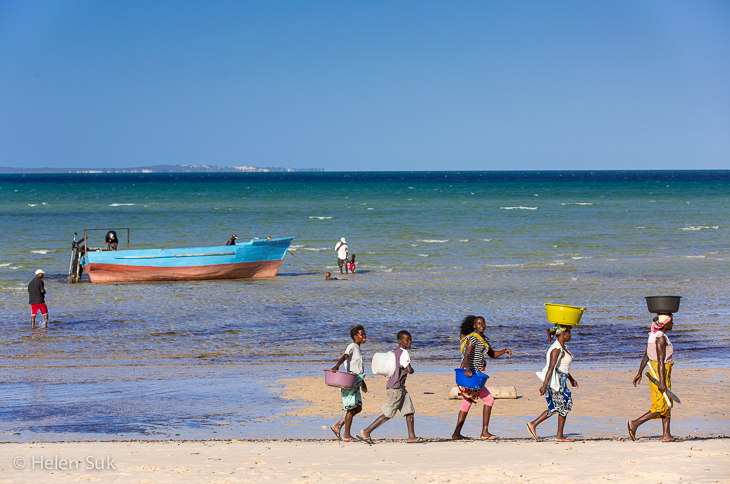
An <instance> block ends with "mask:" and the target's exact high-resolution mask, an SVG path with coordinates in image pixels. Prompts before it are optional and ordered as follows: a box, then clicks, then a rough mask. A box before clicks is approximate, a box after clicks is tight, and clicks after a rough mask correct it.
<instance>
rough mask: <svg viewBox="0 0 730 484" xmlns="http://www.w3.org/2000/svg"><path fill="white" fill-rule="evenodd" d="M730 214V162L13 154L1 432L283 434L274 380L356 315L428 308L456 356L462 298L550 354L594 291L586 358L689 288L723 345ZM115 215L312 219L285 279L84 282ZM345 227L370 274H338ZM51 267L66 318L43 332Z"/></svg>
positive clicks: (298, 225)
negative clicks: (547, 166)
mask: <svg viewBox="0 0 730 484" xmlns="http://www.w3.org/2000/svg"><path fill="white" fill-rule="evenodd" d="M729 214H730V172H728V171H719V172H718V171H712V172H709V171H707V172H706V171H686V172H670V171H667V172H594V173H593V172H543V173H540V172H504V173H502V172H463V173H459V172H439V173H284V174H282V173H277V174H274V173H271V174H266V173H262V174H210V175H208V174H174V175H171V174H140V175H107V174H87V175H25V176H22V175H0V219H2V223H1V226H2V229H1V230H0V323H1V324H0V348H2V360H1V366H2V371H1V372H0V385H2V387H3V392H4V395H5V396H4V398H3V399H2V401H1V402H0V433H4V434H5V435H6V436H7V437H6V438H8V439H17V440H32V439H34V438H45V439H54V438H61V437H57V436H59V435H60V436H63V437H64V438H63V439H66V440H68V439H70V438H108V436H110V435H115V436H129V437H135V438H136V437H140V436H145V435H149V436H151V437H150V438H152V437H154V436H155V435H160V436H164V437H169V436H172V437H174V436H176V435H178V434H179V435H182V436H192V435H193V434H192V433H193V432H196V433H195V436H200V435H205V436H209V437H210V436H219V435H220V436H227V437H237V438H242V437H243V438H245V437H246V436H266V435H265V434H266V433H267V432H270V431H271V430H270V429H269V428H268V427H265V426H266V424H265V423H261V424H258V423H255V422H259V421H258V420H256V418H259V417H260V416H261V415H262V414H265V413H267V412H265V411H263V410H262V407H267V408H269V409H270V408H271V407H274V408H277V407H279V406H281V405H282V402H281V401H280V400H279V399H278V396H277V393H276V391H271V389H272V388H273V389H274V390H275V384H274V383H272V382H274V381H275V380H276V378H278V377H279V376H291V375H292V374H301V373H305V374H316V372H319V371H321V368H324V367H327V366H328V365H329V366H331V364H332V362H333V361H334V360H336V358H337V356H338V354H339V353H340V351H341V350H342V349H343V348H344V346H345V344H346V343H347V341H348V339H349V337H348V328H349V327H350V325H352V324H355V323H361V324H363V325H365V326H366V329H367V331H368V342H367V344H366V346H365V347H364V348H363V350H364V354H365V355H366V358H368V357H369V355H372V353H373V352H375V351H383V350H387V349H390V347H391V346H393V339H394V335H395V333H396V332H397V331H398V330H400V329H408V330H410V331H411V332H412V333H413V337H414V338H413V339H414V345H413V349H414V358H415V359H417V360H418V361H419V362H420V363H421V364H422V365H425V366H427V367H428V368H431V369H432V370H433V371H438V370H439V369H441V370H442V371H450V368H452V367H453V366H454V365H456V364H457V359H458V358H457V355H458V349H457V343H458V330H457V328H458V322H459V320H460V319H461V318H462V317H463V316H464V315H466V314H470V313H473V314H482V315H484V316H485V317H486V319H487V321H488V327H487V334H488V335H489V336H490V337H491V339H492V341H493V342H494V344H495V346H497V347H498V348H501V347H509V348H511V349H512V350H513V351H514V353H515V357H514V358H513V359H512V360H510V361H509V362H504V363H501V364H513V365H518V364H520V365H526V367H530V368H532V367H533V366H538V365H539V361H541V360H542V359H543V355H544V351H545V345H546V337H545V329H546V327H547V326H548V325H547V322H546V319H545V311H544V307H543V303H545V302H557V303H562V304H572V305H580V306H584V307H587V308H588V311H587V312H586V314H585V315H584V316H583V321H582V323H581V325H580V327H579V331H577V334H576V335H575V336H574V338H573V343H572V346H573V348H574V353H576V354H577V355H576V356H577V358H579V359H580V361H582V362H585V363H589V364H594V365H598V364H603V362H606V361H608V362H609V363H610V364H612V365H626V366H631V367H633V366H635V365H636V364H637V363H638V359H639V358H640V356H641V353H642V351H643V345H644V344H645V338H646V332H647V326H648V323H649V319H650V315H649V314H648V312H647V310H646V305H645V303H644V299H643V297H644V296H649V295H662V294H676V295H681V296H683V298H684V299H683V300H682V305H681V309H680V312H679V313H678V314H677V317H676V321H677V323H678V324H677V326H676V330H675V331H674V334H673V342H674V344H675V347H676V348H677V352H678V353H677V359H678V360H679V361H681V362H683V363H692V364H698V365H711V366H718V365H725V364H726V362H727V358H728V354H729V353H730V350H728V348H729V344H728V343H729V342H730V311H729V310H728V304H727V294H728V292H729V291H728V289H730V284H729V283H730V275H729V274H730V248H729V247H728V240H729V238H730V237H729V236H730V215H729ZM108 227H115V228H121V227H130V228H131V245H132V248H153V247H193V246H201V245H219V244H223V243H224V242H225V240H226V239H227V238H228V237H229V236H230V234H231V233H234V232H235V233H237V234H238V236H239V237H240V238H241V239H244V240H246V239H248V238H250V237H265V236H269V235H270V236H273V237H278V236H289V235H294V236H296V239H295V241H294V243H293V245H292V247H291V253H290V255H288V256H287V257H286V259H285V260H284V263H283V264H282V267H281V270H280V273H279V277H276V278H273V279H267V280H236V281H212V282H195V283H171V284H146V285H137V284H126V285H119V284H114V285H100V284H90V283H88V280H87V281H85V282H84V283H82V284H67V283H66V276H67V273H68V264H69V259H70V255H71V240H72V238H73V233H74V232H78V233H82V231H83V230H84V229H85V228H86V229H88V228H108ZM117 232H118V233H119V234H120V235H123V233H122V232H121V231H119V230H118V231H117ZM94 236H95V237H97V238H98V240H97V241H96V245H102V240H101V237H102V233H100V232H99V233H95V235H94ZM343 236H344V237H346V238H347V241H348V244H349V246H350V252H351V253H355V254H356V255H357V262H358V266H357V274H355V275H350V276H348V277H346V278H344V277H343V278H342V279H341V280H339V281H333V282H326V281H325V280H324V276H323V274H324V272H325V271H326V270H330V271H332V272H338V271H337V269H336V256H335V252H334V246H335V244H336V242H337V241H338V240H339V238H340V237H343ZM93 242H94V240H93V239H92V243H93ZM37 268H42V269H44V270H45V271H46V272H47V280H46V289H47V291H48V297H47V303H48V306H49V309H50V311H51V321H52V324H51V328H50V329H48V330H36V331H33V332H31V331H30V324H29V321H28V319H29V318H28V312H29V311H28V304H27V289H26V287H27V284H28V282H29V281H30V280H31V278H32V277H33V272H34V271H35V269H37ZM337 276H338V277H339V274H337ZM497 366H498V365H497ZM263 369H268V370H266V371H267V372H270V373H263V375H264V376H262V371H264V370H263ZM268 413H270V412H268ZM220 420H230V421H231V422H232V423H231V424H230V425H227V426H225V427H224V428H225V431H222V430H220V428H217V427H216V430H211V429H212V428H213V427H211V425H212V424H211V422H214V421H220ZM236 425H238V426H236ZM257 425H258V426H259V427H257ZM257 429H258V430H257ZM211 432H212V433H211ZM16 434H17V435H16ZM213 434H215V435H213ZM63 439H62V440H63Z"/></svg>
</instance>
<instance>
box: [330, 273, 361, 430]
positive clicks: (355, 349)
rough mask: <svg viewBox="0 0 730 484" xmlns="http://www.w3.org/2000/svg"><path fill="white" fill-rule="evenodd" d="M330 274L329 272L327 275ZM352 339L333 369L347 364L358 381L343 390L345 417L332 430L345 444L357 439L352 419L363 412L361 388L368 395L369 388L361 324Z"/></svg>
mask: <svg viewBox="0 0 730 484" xmlns="http://www.w3.org/2000/svg"><path fill="white" fill-rule="evenodd" d="M327 274H329V272H328V273H327ZM350 337H351V338H352V343H350V344H349V345H348V346H347V348H345V352H344V354H343V355H342V356H341V357H340V359H339V360H337V364H335V366H333V367H332V373H334V372H336V371H337V370H338V369H339V368H340V365H341V364H342V363H345V371H346V372H348V373H354V374H356V375H357V380H356V381H355V385H354V386H353V387H352V388H341V389H340V394H341V396H342V411H343V412H345V416H344V417H342V419H340V421H339V422H337V423H336V424H334V425H333V426H332V427H330V429H331V430H332V432H333V433H334V434H335V435H336V436H337V438H338V439H340V440H344V441H345V442H353V441H356V440H357V439H356V438H354V437H353V436H352V435H351V434H350V429H351V427H352V419H353V417H354V416H355V415H357V414H358V413H360V412H361V411H362V395H361V394H360V388H361V387H362V391H363V392H365V393H367V391H368V386H367V385H366V384H365V370H364V369H363V366H362V354H361V353H360V345H361V344H363V343H364V342H365V328H363V327H362V325H361V324H358V325H356V326H353V327H352V328H351V329H350ZM343 425H344V426H345V435H344V436H343V437H340V430H341V429H342V426H343Z"/></svg>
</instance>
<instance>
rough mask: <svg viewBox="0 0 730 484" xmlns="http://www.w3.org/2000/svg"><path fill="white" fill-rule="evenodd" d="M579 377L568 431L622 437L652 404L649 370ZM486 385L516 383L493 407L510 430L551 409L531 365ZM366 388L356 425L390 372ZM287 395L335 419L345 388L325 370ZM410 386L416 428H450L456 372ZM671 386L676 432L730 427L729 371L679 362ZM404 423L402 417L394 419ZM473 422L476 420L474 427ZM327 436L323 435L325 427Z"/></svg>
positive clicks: (717, 431)
mask: <svg viewBox="0 0 730 484" xmlns="http://www.w3.org/2000/svg"><path fill="white" fill-rule="evenodd" d="M571 373H572V374H573V376H574V377H575V378H576V379H577V380H578V385H579V386H578V388H571V391H572V392H573V411H572V412H571V413H570V414H569V416H568V423H567V424H566V431H567V433H568V434H570V435H572V436H580V437H622V436H625V435H626V419H628V418H631V419H634V418H637V417H639V416H640V415H642V414H643V413H645V412H646V411H648V410H649V407H650V406H651V399H650V396H649V389H648V382H647V380H646V378H645V377H644V378H643V379H642V381H641V384H640V385H639V387H638V388H634V387H633V385H632V380H633V377H634V375H635V374H636V369H620V370H619V369H607V370H582V369H579V368H577V369H576V370H575V371H572V372H571ZM489 374H490V376H491V378H490V379H489V380H488V382H487V386H488V387H498V386H514V387H516V389H517V395H518V398H517V399H498V400H496V402H495V405H494V409H493V411H492V423H493V425H494V426H496V427H497V428H498V429H499V430H500V435H502V436H506V437H528V435H527V431H526V430H525V428H524V422H525V421H527V420H532V419H533V418H535V417H537V416H538V415H539V414H540V413H541V412H542V411H543V410H545V408H546V404H545V398H544V397H542V396H540V394H539V392H538V388H539V387H540V381H539V380H538V379H537V377H536V376H535V373H534V372H533V371H525V370H521V371H516V370H507V369H504V370H501V369H499V370H496V369H495V370H494V371H491V372H489ZM366 382H367V383H368V388H369V392H368V393H366V394H363V413H362V414H361V415H359V416H357V417H356V420H355V423H354V424H353V428H354V429H356V430H359V429H360V428H362V427H365V426H366V425H367V424H368V423H369V422H367V421H368V420H371V419H373V418H375V417H377V416H378V415H379V414H380V407H381V406H382V404H383V403H384V402H385V379H384V378H381V377H373V376H368V377H367V379H366ZM282 383H283V384H284V392H283V394H282V396H283V397H284V398H285V399H288V400H290V401H291V403H290V405H291V406H290V408H289V410H288V414H289V415H291V416H294V415H297V416H300V417H306V416H309V417H317V416H319V417H323V418H327V419H330V420H332V421H335V420H336V419H338V418H339V417H340V416H341V415H342V413H341V409H342V406H341V399H340V392H339V390H338V389H336V388H331V387H327V386H325V384H324V379H323V378H321V377H309V378H301V379H296V380H282ZM406 386H407V388H408V391H409V393H410V394H411V397H412V399H413V401H414V405H415V407H416V419H417V420H416V430H418V418H419V417H431V418H435V419H439V420H442V421H443V423H444V424H443V426H442V430H441V432H440V433H439V435H438V436H439V437H446V436H448V435H450V431H451V430H452V429H453V424H454V423H455V420H456V414H457V413H458V411H459V406H460V405H461V400H449V399H448V395H449V391H450V389H451V388H452V387H453V386H454V378H453V376H452V375H448V374H419V373H415V374H413V375H411V376H409V377H408V380H407V383H406ZM672 388H673V389H674V391H675V392H676V393H677V394H678V395H679V397H680V398H681V399H682V403H681V404H675V406H674V409H673V418H672V426H673V427H672V428H673V429H677V432H675V434H679V435H688V434H689V435H700V436H713V435H714V436H717V435H725V434H730V400H729V399H727V398H724V397H723V396H726V395H729V394H730V370H727V369H707V368H684V367H682V366H681V365H678V364H677V365H676V366H675V367H674V369H673V372H672ZM481 406H482V403H481V402H480V403H479V404H478V405H476V406H475V407H476V408H475V407H472V409H471V411H470V416H469V418H468V419H467V426H466V427H465V428H466V430H467V432H466V433H467V435H472V436H474V435H477V434H476V432H477V431H478V429H479V423H480V420H481ZM556 424H557V419H555V418H553V419H550V420H548V421H546V422H544V423H543V424H541V426H540V427H538V434H540V435H542V436H549V435H554V434H555V427H556ZM392 425H398V427H404V425H403V424H402V423H397V424H392ZM470 425H471V427H470ZM658 432H660V425H659V423H658V421H656V422H649V423H647V424H645V425H644V426H643V427H641V428H640V429H639V431H638V436H639V437H642V436H647V435H653V436H655V435H657V433H658ZM323 436H324V434H323Z"/></svg>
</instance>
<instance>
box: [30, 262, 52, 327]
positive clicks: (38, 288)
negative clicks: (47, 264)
mask: <svg viewBox="0 0 730 484" xmlns="http://www.w3.org/2000/svg"><path fill="white" fill-rule="evenodd" d="M45 274H46V273H45V272H44V271H43V270H41V269H38V270H37V271H35V277H34V278H33V280H32V281H30V284H28V296H29V298H28V304H30V327H31V328H35V316H36V314H38V311H40V312H41V314H43V327H44V328H47V327H48V308H47V307H46V288H45V286H44V284H43V276H44V275H45Z"/></svg>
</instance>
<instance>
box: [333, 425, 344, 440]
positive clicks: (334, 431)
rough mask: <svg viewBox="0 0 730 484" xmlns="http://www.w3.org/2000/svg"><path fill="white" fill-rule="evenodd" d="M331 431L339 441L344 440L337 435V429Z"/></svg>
mask: <svg viewBox="0 0 730 484" xmlns="http://www.w3.org/2000/svg"><path fill="white" fill-rule="evenodd" d="M330 430H331V431H332V433H333V434H335V437H337V440H342V437H340V434H339V433H337V431H336V430H335V429H333V428H332V427H330Z"/></svg>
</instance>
